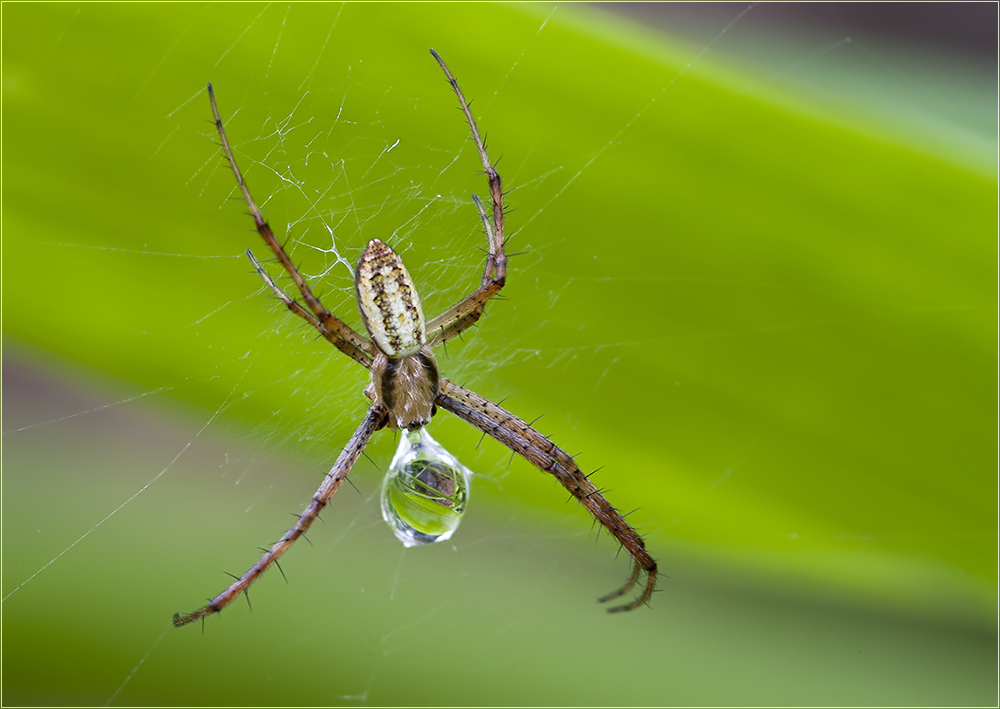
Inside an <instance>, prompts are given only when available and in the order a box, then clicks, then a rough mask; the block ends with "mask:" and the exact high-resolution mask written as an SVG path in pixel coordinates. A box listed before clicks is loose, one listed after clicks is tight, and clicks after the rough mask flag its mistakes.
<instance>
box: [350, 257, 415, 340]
mask: <svg viewBox="0 0 1000 709" xmlns="http://www.w3.org/2000/svg"><path fill="white" fill-rule="evenodd" d="M354 285H355V290H356V291H357V296H358V308H359V309H360V310H361V319H362V320H363V321H364V323H365V328H367V330H368V334H370V335H371V337H372V340H374V341H375V344H376V345H378V348H379V349H380V350H382V351H383V352H385V354H386V355H387V356H388V357H390V358H391V359H400V358H402V357H406V356H408V355H413V354H416V353H417V352H419V351H420V348H421V347H423V346H424V343H425V342H426V341H427V333H426V331H425V328H424V311H423V309H422V308H421V307H420V298H418V297H417V289H416V288H415V287H414V285H413V279H411V278H410V274H409V273H408V272H407V270H406V266H404V265H403V261H402V259H400V258H399V256H397V255H396V253H395V252H394V251H393V250H392V249H390V248H389V247H388V246H386V245H385V244H383V243H382V242H381V241H379V240H378V239H372V241H371V242H369V244H368V248H366V249H365V252H364V253H363V254H361V260H360V261H359V262H358V268H357V272H356V274H355V282H354Z"/></svg>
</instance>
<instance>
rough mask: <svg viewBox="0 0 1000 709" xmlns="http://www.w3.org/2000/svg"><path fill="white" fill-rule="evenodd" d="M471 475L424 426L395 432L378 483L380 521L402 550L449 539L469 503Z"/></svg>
mask: <svg viewBox="0 0 1000 709" xmlns="http://www.w3.org/2000/svg"><path fill="white" fill-rule="evenodd" d="M471 474H472V473H470V472H469V470H468V469H467V468H466V467H465V466H464V465H462V464H461V463H459V462H458V459H457V458H456V457H455V456H453V455H452V454H451V453H449V452H448V451H446V450H445V449H444V448H443V447H442V446H441V444H439V443H438V442H437V441H435V440H434V439H433V438H431V435H430V434H429V433H427V429H426V428H420V429H418V430H416V431H404V430H402V429H401V430H400V440H399V447H398V448H397V449H396V455H395V456H393V458H392V464H391V465H390V466H389V472H388V473H386V476H385V480H383V481H382V518H383V519H385V521H386V522H388V524H389V526H390V527H392V531H393V533H394V534H395V535H396V537H397V538H398V539H399V541H401V542H403V545H404V546H408V547H413V546H417V545H418V544H430V543H432V542H443V541H444V540H446V539H450V538H451V535H452V534H454V533H455V530H456V529H458V524H459V522H461V521H462V513H463V512H465V505H466V503H468V501H469V476H470V475H471Z"/></svg>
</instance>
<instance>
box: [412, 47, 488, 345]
mask: <svg viewBox="0 0 1000 709" xmlns="http://www.w3.org/2000/svg"><path fill="white" fill-rule="evenodd" d="M431 55H432V56H433V57H434V59H435V60H437V63H438V64H439V65H440V67H441V70H442V71H443V72H444V75H445V76H446V77H447V78H448V83H449V84H451V88H452V89H454V91H455V95H456V96H458V102H459V104H460V105H461V107H462V112H463V113H464V114H465V120H466V121H468V123H469V129H470V130H471V131H472V139H473V140H474V141H475V143H476V148H477V150H478V151H479V159H480V160H481V161H482V163H483V171H484V172H485V173H486V176H487V178H489V186H490V198H491V200H492V202H493V204H492V206H491V211H492V220H491V219H490V217H488V216H487V215H486V210H485V209H484V208H483V203H482V202H480V201H479V198H478V197H476V196H475V195H473V197H472V199H473V201H474V202H475V203H476V209H478V210H479V216H480V218H481V219H482V220H483V224H484V225H485V226H486V238H487V240H488V242H489V253H488V255H487V257H486V267H485V269H484V271H483V280H482V283H481V284H480V286H479V288H477V289H476V290H475V291H473V292H472V293H471V294H469V295H468V296H466V297H465V298H464V299H463V300H462V301H460V302H459V303H457V304H455V305H453V306H452V307H450V308H448V310H446V311H444V312H443V313H441V314H440V315H438V316H437V317H435V318H434V319H432V320H431V321H430V322H429V323H427V334H428V336H429V338H430V341H429V342H428V344H429V345H430V347H431V348H432V349H433V348H435V347H437V346H438V345H441V344H443V343H445V342H447V341H448V340H450V339H451V338H453V337H455V336H456V335H458V334H460V333H461V332H462V331H463V330H465V329H466V328H468V327H471V326H472V325H473V324H474V323H475V322H476V321H477V320H479V318H480V316H481V315H482V314H483V309H484V308H485V307H486V302H487V301H488V300H489V299H490V298H492V297H493V296H495V295H496V294H497V293H499V292H500V289H501V288H503V286H504V283H505V282H506V280H507V254H506V253H505V252H504V243H505V242H504V234H503V186H502V184H501V180H500V174H499V173H498V172H497V171H496V170H495V169H494V167H493V165H492V164H491V163H490V158H489V155H487V154H486V144H485V143H484V142H483V139H482V138H481V137H480V136H479V128H477V127H476V121H475V119H474V118H473V117H472V111H471V110H469V104H468V102H467V101H466V100H465V96H464V95H463V94H462V90H461V89H460V88H459V87H458V81H457V80H456V79H455V77H454V76H452V74H451V72H450V71H449V70H448V67H447V66H445V63H444V61H442V59H441V57H439V56H438V54H437V52H435V51H434V50H433V49H432V50H431ZM491 221H492V224H491Z"/></svg>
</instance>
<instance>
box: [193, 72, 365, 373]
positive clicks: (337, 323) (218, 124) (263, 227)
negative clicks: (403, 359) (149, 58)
mask: <svg viewBox="0 0 1000 709" xmlns="http://www.w3.org/2000/svg"><path fill="white" fill-rule="evenodd" d="M208 98H209V100H210V101H211V102H212V115H213V116H214V117H215V128H216V130H217V131H218V132H219V139H220V140H221V141H222V149H223V151H225V154H226V159H227V160H228V161H229V167H230V169H232V171H233V175H235V176H236V184H237V185H239V188H240V191H241V192H242V193H243V199H244V200H245V201H246V203H247V207H248V208H249V209H250V214H251V216H253V221H254V224H255V225H256V227H257V231H258V232H259V233H260V235H261V238H263V239H264V243H266V244H267V246H268V248H270V249H271V251H272V252H274V255H275V256H277V257H278V260H279V261H280V262H281V265H282V266H283V267H284V269H285V271H286V272H287V273H288V275H289V276H291V278H292V280H293V281H295V285H296V286H297V287H298V289H299V292H300V293H301V294H302V298H303V300H305V302H306V305H308V306H309V310H310V311H312V316H311V317H306V312H307V311H306V310H305V309H304V308H302V307H301V306H299V307H298V308H297V309H296V308H294V307H292V306H291V305H289V301H290V299H288V298H287V296H283V297H282V296H279V297H281V299H282V300H284V301H285V304H286V305H288V307H289V308H290V309H291V310H292V312H294V313H295V314H296V315H299V316H300V317H303V318H305V319H306V320H307V321H309V324H310V325H312V326H313V327H316V328H317V329H319V330H320V332H322V333H323V335H324V337H326V339H327V340H329V341H330V342H332V343H333V345H334V346H335V347H336V348H337V349H339V350H340V351H341V352H343V353H344V354H346V355H347V356H348V357H351V358H352V359H353V360H355V361H356V362H358V363H359V364H361V365H363V366H364V367H367V368H370V367H371V362H372V358H373V357H374V356H375V355H376V354H377V352H378V350H377V349H376V347H375V345H373V344H372V343H371V341H370V340H369V339H368V338H366V337H362V336H361V335H359V334H358V333H357V332H355V331H354V330H353V329H352V328H351V327H350V326H349V325H348V324H347V323H345V322H344V321H343V320H341V319H340V318H338V317H337V316H336V315H333V314H332V313H330V312H329V311H328V310H327V309H326V308H324V307H323V304H322V303H321V302H320V301H319V298H317V297H316V296H315V295H313V292H312V290H311V289H310V288H309V285H308V284H307V283H306V281H305V279H304V278H303V277H302V274H301V273H299V269H298V268H296V266H295V264H294V263H292V260H291V259H290V258H288V254H286V253H285V250H284V249H283V248H282V246H281V243H280V242H279V241H278V239H277V238H276V237H275V236H274V232H273V231H271V227H270V226H268V224H267V222H265V221H264V217H263V216H261V213H260V209H258V208H257V204H256V202H254V201H253V197H251V196H250V189H249V188H248V187H247V184H246V182H245V181H244V179H243V173H241V172H240V168H239V167H237V165H236V158H234V157H233V151H232V148H231V147H230V146H229V139H228V138H226V130H225V128H223V127H222V118H221V116H220V115H219V107H218V106H217V105H216V103H215V92H214V91H213V90H212V85H211V84H209V85H208ZM251 258H252V257H251ZM254 263H255V265H256V261H255V262H254ZM257 272H258V273H260V274H261V275H262V276H263V271H262V270H261V269H260V267H259V266H257ZM264 280H265V281H267V282H268V285H271V287H272V289H273V290H275V291H276V292H277V291H278V289H277V288H276V287H275V286H274V285H273V282H272V281H271V280H270V279H269V278H265V279H264ZM293 302H294V301H293ZM296 305H297V304H296ZM317 322H318V323H319V324H320V325H322V327H319V326H318V325H317V324H316V323H317Z"/></svg>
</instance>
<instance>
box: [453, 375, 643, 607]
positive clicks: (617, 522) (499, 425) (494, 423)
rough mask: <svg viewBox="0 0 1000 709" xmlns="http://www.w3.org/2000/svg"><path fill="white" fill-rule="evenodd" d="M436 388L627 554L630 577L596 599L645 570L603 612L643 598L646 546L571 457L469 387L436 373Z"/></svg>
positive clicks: (457, 412)
mask: <svg viewBox="0 0 1000 709" xmlns="http://www.w3.org/2000/svg"><path fill="white" fill-rule="evenodd" d="M440 392H441V393H439V394H438V396H437V405H438V406H440V407H441V408H442V409H445V410H447V411H450V412H451V413H453V414H455V415H456V416H458V417H459V418H461V419H463V420H465V421H468V422H469V423H471V424H472V425H473V426H475V427H476V428H478V429H479V430H480V431H483V432H484V433H487V434H489V435H490V436H491V437H492V438H495V439H496V440H497V441H499V442H500V443H502V444H504V445H505V446H507V447H508V448H510V449H511V450H512V451H514V452H516V453H518V454H519V455H520V456H521V457H522V458H524V459H525V460H527V461H528V462H529V463H531V464H532V465H534V466H535V467H537V468H538V469H539V470H542V471H544V472H546V473H551V474H552V475H553V476H555V478H556V479H557V480H558V481H559V482H560V483H561V484H562V485H563V487H565V488H566V489H567V490H569V491H570V493H571V494H572V495H573V496H574V497H575V498H576V499H578V500H579V501H580V503H581V504H582V505H583V506H584V507H586V508H587V510H588V511H589V512H590V514H592V515H593V516H594V519H596V520H597V521H598V522H600V523H601V525H603V526H604V528H605V529H607V530H608V532H610V533H611V534H612V535H613V536H614V538H615V539H617V540H618V541H619V542H620V543H621V545H622V546H623V547H624V548H625V549H626V550H627V551H628V553H629V554H630V555H631V556H632V560H633V569H632V576H631V578H629V580H628V581H627V582H626V583H625V585H624V586H622V588H620V589H619V590H617V591H615V592H614V593H610V594H608V595H607V596H604V597H603V598H601V599H600V600H601V602H604V601H608V600H611V599H613V598H618V597H619V596H621V595H623V594H625V593H627V592H628V591H629V590H630V589H631V588H632V587H633V586H634V585H635V584H636V582H637V581H638V580H639V575H640V574H641V573H642V572H643V571H645V572H646V585H645V587H644V588H643V590H642V593H640V594H639V596H638V597H636V598H635V600H633V601H631V602H629V603H626V604H624V605H621V606H614V607H613V608H609V609H608V612H610V613H614V612H618V611H630V610H633V609H634V608H638V607H639V606H641V605H643V604H644V603H646V602H647V601H648V600H649V598H650V596H651V595H652V594H653V589H654V588H655V586H656V561H654V560H653V557H651V556H650V555H649V553H648V552H647V551H646V545H645V543H644V542H643V541H642V537H640V536H639V535H638V534H637V533H636V532H635V530H634V529H632V527H631V526H630V525H629V524H628V522H626V521H625V519H624V518H623V517H622V516H621V514H619V512H618V510H616V509H615V508H614V507H612V506H611V504H610V503H609V502H608V501H607V500H605V499H604V497H603V496H602V495H601V493H600V492H599V491H598V489H597V488H596V487H594V485H593V483H591V482H590V480H589V479H588V478H587V476H586V475H584V474H583V472H582V471H581V470H580V468H579V467H577V465H576V463H575V462H573V458H572V457H570V456H569V454H567V453H566V452H565V451H563V450H562V449H561V448H559V447H558V446H556V445H555V444H554V443H552V441H550V440H549V439H548V438H546V437H545V436H543V435H542V434H541V433H539V432H538V431H536V430H535V429H533V428H532V427H531V426H529V425H528V424H527V423H525V422H524V421H522V420H521V419H519V418H518V417H517V416H515V415H514V414H512V413H510V412H509V411H507V410H505V409H503V408H501V407H499V406H497V405H496V404H494V403H493V402H492V401H490V400H489V399H486V398H484V397H482V396H480V395H479V394H476V393H475V392H473V391H469V390H468V389H465V388H464V387H460V386H458V385H457V384H454V383H452V382H450V381H448V380H447V379H441V380H440Z"/></svg>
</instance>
